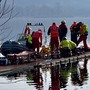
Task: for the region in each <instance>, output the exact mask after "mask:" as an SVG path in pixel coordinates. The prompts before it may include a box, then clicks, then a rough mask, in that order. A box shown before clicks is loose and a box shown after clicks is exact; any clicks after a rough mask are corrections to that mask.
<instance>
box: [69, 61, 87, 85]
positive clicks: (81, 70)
mask: <svg viewBox="0 0 90 90" xmlns="http://www.w3.org/2000/svg"><path fill="white" fill-rule="evenodd" d="M87 63H88V60H87V59H85V60H84V61H83V63H78V64H77V67H75V68H74V70H72V72H71V81H72V84H73V85H80V86H82V85H83V84H84V81H86V80H88V72H87Z"/></svg>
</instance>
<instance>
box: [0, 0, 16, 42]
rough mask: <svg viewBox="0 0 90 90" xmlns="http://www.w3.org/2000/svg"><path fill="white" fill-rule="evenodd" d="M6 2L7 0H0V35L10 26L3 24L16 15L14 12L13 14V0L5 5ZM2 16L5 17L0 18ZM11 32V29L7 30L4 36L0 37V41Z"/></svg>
mask: <svg viewBox="0 0 90 90" xmlns="http://www.w3.org/2000/svg"><path fill="white" fill-rule="evenodd" d="M7 2H8V0H0V36H1V35H2V34H4V33H5V32H6V30H7V29H8V28H10V27H5V24H6V23H7V22H8V21H10V20H11V19H12V18H14V17H15V16H16V14H14V15H13V11H14V0H12V4H11V5H7ZM3 18H5V19H4V20H2V19H3ZM11 32H12V31H9V32H8V33H7V35H6V36H4V37H0V41H3V40H5V39H6V38H7V37H8V36H10V33H11Z"/></svg>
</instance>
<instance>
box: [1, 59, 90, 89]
mask: <svg viewBox="0 0 90 90" xmlns="http://www.w3.org/2000/svg"><path fill="white" fill-rule="evenodd" d="M61 66H62V67H61ZM61 66H60V65H55V66H50V67H42V68H40V67H36V68H34V69H32V70H31V71H25V72H22V73H15V74H11V75H6V76H0V90H90V59H88V60H84V59H83V60H82V61H80V62H79V63H78V64H75V63H74V64H72V65H67V66H66V67H63V65H61Z"/></svg>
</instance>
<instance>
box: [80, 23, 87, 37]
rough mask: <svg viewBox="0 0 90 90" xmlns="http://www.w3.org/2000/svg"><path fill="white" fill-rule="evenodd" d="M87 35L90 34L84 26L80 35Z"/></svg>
mask: <svg viewBox="0 0 90 90" xmlns="http://www.w3.org/2000/svg"><path fill="white" fill-rule="evenodd" d="M86 34H88V26H87V25H85V24H84V25H82V26H81V27H80V35H86Z"/></svg>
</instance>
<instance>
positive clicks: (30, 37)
mask: <svg viewBox="0 0 90 90" xmlns="http://www.w3.org/2000/svg"><path fill="white" fill-rule="evenodd" d="M28 43H30V44H32V36H31V35H29V36H28Z"/></svg>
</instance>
